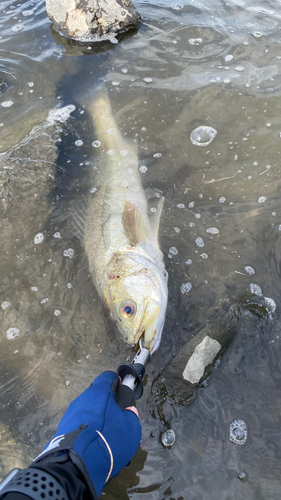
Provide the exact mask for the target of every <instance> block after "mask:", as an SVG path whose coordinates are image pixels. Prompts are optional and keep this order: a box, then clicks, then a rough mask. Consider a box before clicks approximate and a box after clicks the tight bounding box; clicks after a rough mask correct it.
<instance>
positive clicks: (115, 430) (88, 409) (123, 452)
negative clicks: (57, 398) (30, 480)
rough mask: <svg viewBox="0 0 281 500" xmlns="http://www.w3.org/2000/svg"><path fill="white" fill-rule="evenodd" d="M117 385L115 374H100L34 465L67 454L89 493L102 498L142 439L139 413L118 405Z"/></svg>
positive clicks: (77, 400)
mask: <svg viewBox="0 0 281 500" xmlns="http://www.w3.org/2000/svg"><path fill="white" fill-rule="evenodd" d="M118 383H119V378H118V377H117V375H116V373H113V372H104V373H102V374H101V375H99V376H98V377H97V378H96V379H95V380H94V382H93V383H92V385H91V386H90V387H89V388H88V389H86V391H84V392H83V393H82V394H81V395H80V396H78V398H76V399H75V400H74V401H73V402H72V403H71V404H70V405H69V407H68V409H67V410H66V412H65V414H64V416H63V417H62V419H61V421H60V423H59V426H58V430H57V432H56V434H55V436H54V438H53V439H52V441H51V442H50V443H49V444H48V445H47V447H46V448H45V450H44V451H43V452H42V453H41V454H40V455H39V456H38V457H37V458H36V459H35V461H34V462H35V463H38V462H40V461H42V460H43V459H44V460H45V459H46V457H48V456H50V455H52V456H54V455H56V456H57V455H61V454H62V453H65V452H68V453H69V457H70V459H71V461H72V462H73V463H74V464H75V465H76V466H77V467H78V469H79V470H80V471H81V472H82V474H83V475H84V478H85V480H86V481H87V485H88V487H89V489H90V491H91V492H92V493H93V495H94V492H95V491H96V493H97V495H98V496H99V495H100V493H101V491H102V489H103V487H104V486H105V484H106V483H107V481H108V480H109V479H111V478H112V477H115V476H117V475H118V474H119V472H120V471H121V469H123V467H125V466H126V465H128V463H129V462H130V460H131V459H132V457H133V456H134V455H135V453H136V452H137V450H138V447H139V444H140V440H141V425H140V422H139V419H138V417H137V416H136V414H135V413H133V412H132V411H130V410H121V409H120V408H119V406H118V405H117V403H116V402H115V395H114V393H113V392H112V388H113V390H116V389H115V388H116V387H117V386H118ZM114 386H115V388H114ZM93 485H94V490H93V488H92V486H93ZM94 496H95V495H94Z"/></svg>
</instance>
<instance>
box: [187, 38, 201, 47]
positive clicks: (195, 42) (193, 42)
mask: <svg viewBox="0 0 281 500" xmlns="http://www.w3.org/2000/svg"><path fill="white" fill-rule="evenodd" d="M188 41H189V43H190V45H200V44H201V43H202V42H203V40H202V38H190V39H189V40H188Z"/></svg>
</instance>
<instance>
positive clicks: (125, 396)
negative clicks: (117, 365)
mask: <svg viewBox="0 0 281 500" xmlns="http://www.w3.org/2000/svg"><path fill="white" fill-rule="evenodd" d="M115 401H116V403H117V404H118V406H119V407H120V408H121V410H125V408H128V406H133V404H134V402H135V396H134V391H132V389H130V387H128V386H127V385H122V384H120V385H119V386H118V388H117V391H116V395H115Z"/></svg>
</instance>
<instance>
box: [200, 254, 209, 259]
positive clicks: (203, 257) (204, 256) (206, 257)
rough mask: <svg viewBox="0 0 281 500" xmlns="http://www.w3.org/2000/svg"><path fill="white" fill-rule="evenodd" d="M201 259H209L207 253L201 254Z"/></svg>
mask: <svg viewBox="0 0 281 500" xmlns="http://www.w3.org/2000/svg"><path fill="white" fill-rule="evenodd" d="M200 257H202V259H208V254H207V253H201V255H200Z"/></svg>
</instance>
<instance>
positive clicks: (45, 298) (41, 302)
mask: <svg viewBox="0 0 281 500" xmlns="http://www.w3.org/2000/svg"><path fill="white" fill-rule="evenodd" d="M49 300H50V299H49V298H48V297H44V299H42V300H40V304H47V302H49Z"/></svg>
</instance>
